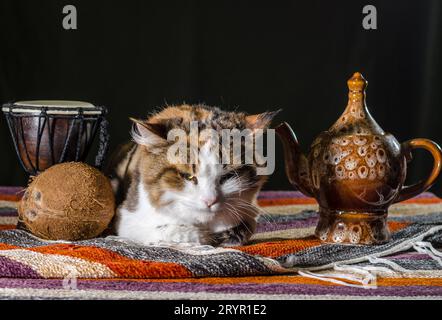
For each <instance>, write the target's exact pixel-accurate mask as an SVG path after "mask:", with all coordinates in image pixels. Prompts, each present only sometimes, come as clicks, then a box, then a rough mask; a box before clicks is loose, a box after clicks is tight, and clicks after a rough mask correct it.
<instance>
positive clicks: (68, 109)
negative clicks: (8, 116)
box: [2, 100, 103, 115]
mask: <svg viewBox="0 0 442 320" xmlns="http://www.w3.org/2000/svg"><path fill="white" fill-rule="evenodd" d="M43 108H46V109H47V111H46V112H47V114H51V115H77V114H78V113H79V112H78V110H79V109H81V110H82V111H83V114H85V115H101V114H103V110H102V108H99V107H96V106H94V105H93V104H91V103H89V102H84V101H65V100H33V101H18V102H15V103H14V104H13V105H12V107H3V108H2V110H3V111H4V112H9V111H11V112H12V113H28V114H39V113H40V112H41V110H42V109H43Z"/></svg>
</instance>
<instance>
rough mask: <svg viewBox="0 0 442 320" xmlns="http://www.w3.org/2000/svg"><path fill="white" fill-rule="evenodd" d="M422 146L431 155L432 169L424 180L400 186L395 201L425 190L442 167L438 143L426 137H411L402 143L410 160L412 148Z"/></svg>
mask: <svg viewBox="0 0 442 320" xmlns="http://www.w3.org/2000/svg"><path fill="white" fill-rule="evenodd" d="M418 148H422V149H425V150H427V151H429V152H430V153H431V155H432V156H433V159H434V162H433V170H432V171H431V173H430V175H429V177H428V178H427V179H426V180H421V181H420V182H418V183H416V184H413V185H411V186H405V187H402V189H401V191H400V192H399V195H398V197H397V198H396V200H395V202H400V201H404V200H407V199H410V198H412V197H414V196H417V195H418V194H420V193H422V192H425V191H427V190H428V189H429V188H431V186H432V185H433V184H434V182H435V181H436V178H437V177H438V176H439V173H440V171H441V168H442V150H441V148H440V147H439V145H438V144H437V143H435V142H433V141H431V140H428V139H413V140H409V141H406V142H404V143H403V144H402V150H403V152H404V154H405V156H406V158H407V160H411V151H412V150H413V149H418Z"/></svg>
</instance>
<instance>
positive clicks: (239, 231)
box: [212, 225, 252, 247]
mask: <svg viewBox="0 0 442 320" xmlns="http://www.w3.org/2000/svg"><path fill="white" fill-rule="evenodd" d="M251 235H252V232H251V231H250V229H248V228H247V227H245V226H241V225H240V226H237V227H234V228H232V229H228V230H225V231H222V232H217V233H215V234H213V235H212V241H213V245H215V246H219V247H235V246H241V245H244V244H245V243H247V241H248V240H249V238H250V236H251Z"/></svg>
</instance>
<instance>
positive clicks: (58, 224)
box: [18, 162, 115, 241]
mask: <svg viewBox="0 0 442 320" xmlns="http://www.w3.org/2000/svg"><path fill="white" fill-rule="evenodd" d="M18 213H19V222H22V223H23V224H24V225H25V227H26V229H27V230H28V231H30V232H31V233H33V234H34V235H35V236H37V237H39V238H43V239H47V240H71V241H73V240H84V239H90V238H94V237H97V236H99V235H100V234H101V233H102V232H103V231H104V230H105V229H106V228H107V227H108V225H109V223H110V222H111V220H112V217H113V216H114V213H115V198H114V194H113V192H112V187H111V184H110V181H109V179H108V178H107V177H105V176H104V175H103V174H102V173H101V172H100V171H98V170H97V169H95V168H92V167H91V166H89V165H87V164H84V163H81V162H66V163H61V164H57V165H54V166H52V167H50V168H49V169H47V170H45V171H44V172H42V173H41V174H39V175H38V176H36V177H35V178H34V179H33V180H32V182H31V183H30V184H29V186H28V188H27V189H26V192H25V194H24V195H23V198H22V200H21V201H20V203H19V206H18Z"/></svg>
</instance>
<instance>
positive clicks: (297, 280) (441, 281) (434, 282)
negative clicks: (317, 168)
mask: <svg viewBox="0 0 442 320" xmlns="http://www.w3.org/2000/svg"><path fill="white" fill-rule="evenodd" d="M84 280H89V281H109V279H84ZM112 281H131V282H150V283H152V282H155V283H171V282H173V283H204V284H213V285H229V284H248V283H257V284H301V285H324V286H341V285H339V284H334V283H331V282H328V281H323V280H319V279H313V278H308V277H302V276H298V275H290V276H287V275H285V276H257V277H226V278H220V277H219V278H218V277H216V278H185V279H124V278H116V279H112ZM348 283H355V282H352V281H348ZM355 284H356V283H355ZM377 285H378V286H385V287H389V286H442V278H380V277H379V278H378V279H377Z"/></svg>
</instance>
